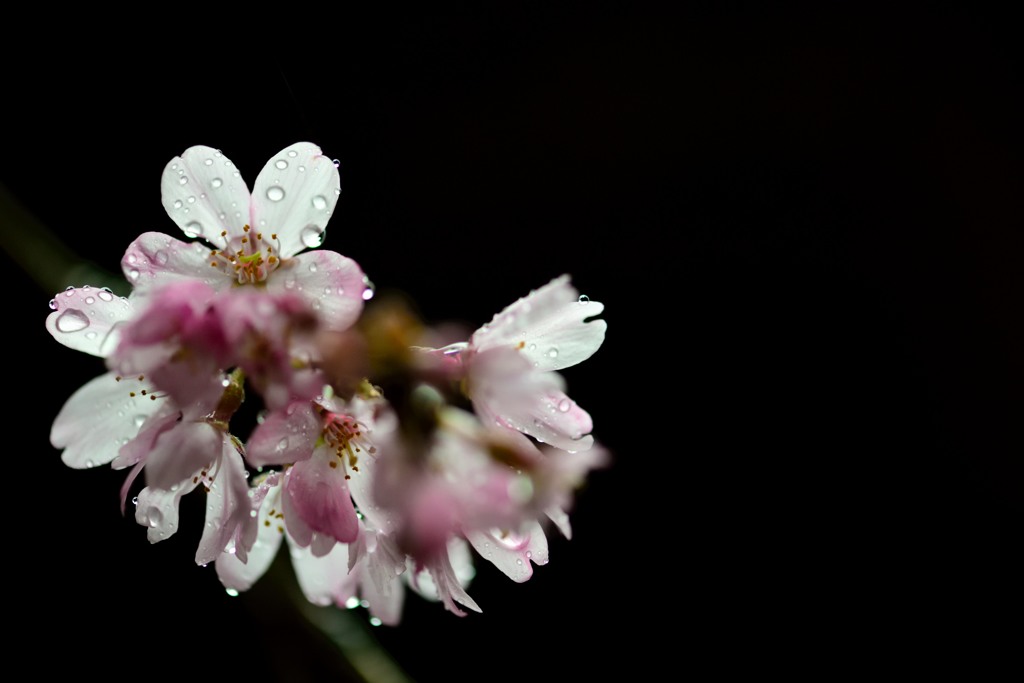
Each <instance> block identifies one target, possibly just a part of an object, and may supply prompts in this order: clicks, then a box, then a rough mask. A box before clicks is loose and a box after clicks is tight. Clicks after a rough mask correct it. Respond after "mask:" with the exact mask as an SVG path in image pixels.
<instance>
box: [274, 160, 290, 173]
mask: <svg viewBox="0 0 1024 683" xmlns="http://www.w3.org/2000/svg"><path fill="white" fill-rule="evenodd" d="M274 168H276V169H277V170H279V171H283V170H284V169H286V168H288V162H287V161H285V160H284V159H278V160H277V161H275V162H274Z"/></svg>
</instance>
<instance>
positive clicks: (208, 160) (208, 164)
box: [203, 159, 213, 166]
mask: <svg viewBox="0 0 1024 683" xmlns="http://www.w3.org/2000/svg"><path fill="white" fill-rule="evenodd" d="M203 163H204V164H206V165H207V166H213V159H207V160H206V161H204V162H203Z"/></svg>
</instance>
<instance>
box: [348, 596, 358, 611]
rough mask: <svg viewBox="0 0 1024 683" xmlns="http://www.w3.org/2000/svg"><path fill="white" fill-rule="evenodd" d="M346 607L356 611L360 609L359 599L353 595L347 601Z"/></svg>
mask: <svg viewBox="0 0 1024 683" xmlns="http://www.w3.org/2000/svg"><path fill="white" fill-rule="evenodd" d="M345 607H347V608H348V609H355V608H356V607H359V598H357V597H356V596H354V595H353V596H352V597H350V598H349V599H348V600H346V601H345Z"/></svg>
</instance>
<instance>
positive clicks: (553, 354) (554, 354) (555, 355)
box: [548, 346, 558, 358]
mask: <svg viewBox="0 0 1024 683" xmlns="http://www.w3.org/2000/svg"><path fill="white" fill-rule="evenodd" d="M548 358H558V349H556V348H555V347H553V346H552V347H551V348H550V349H548Z"/></svg>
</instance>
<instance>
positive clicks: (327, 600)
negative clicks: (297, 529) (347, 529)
mask: <svg viewBox="0 0 1024 683" xmlns="http://www.w3.org/2000/svg"><path fill="white" fill-rule="evenodd" d="M290 541H291V539H289V544H288V546H289V547H288V551H289V553H290V554H291V557H292V566H293V567H294V568H295V578H297V579H298V581H299V587H300V588H301V589H302V594H303V595H305V596H306V599H307V600H309V601H310V602H311V603H313V604H314V605H320V606H326V605H330V604H332V603H334V602H335V596H336V595H338V594H341V593H347V594H348V595H351V594H352V593H354V586H355V581H356V578H357V576H358V575H357V574H352V575H350V574H349V571H348V546H347V545H345V544H344V543H338V544H337V545H335V546H334V548H333V549H331V552H329V553H328V554H327V555H324V556H323V557H315V556H314V555H313V553H312V551H311V550H310V549H309V548H302V547H300V546H298V545H296V544H294V543H291V542H290Z"/></svg>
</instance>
